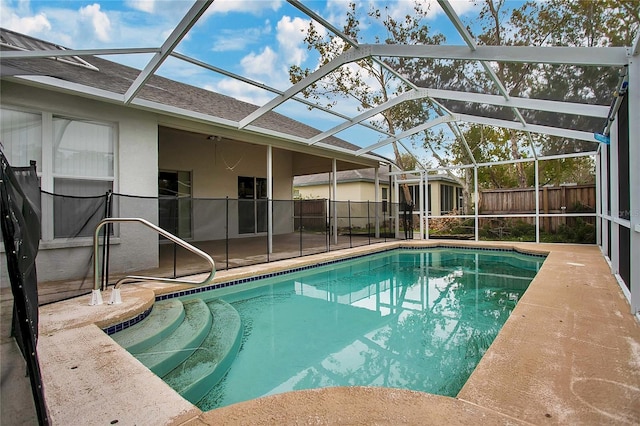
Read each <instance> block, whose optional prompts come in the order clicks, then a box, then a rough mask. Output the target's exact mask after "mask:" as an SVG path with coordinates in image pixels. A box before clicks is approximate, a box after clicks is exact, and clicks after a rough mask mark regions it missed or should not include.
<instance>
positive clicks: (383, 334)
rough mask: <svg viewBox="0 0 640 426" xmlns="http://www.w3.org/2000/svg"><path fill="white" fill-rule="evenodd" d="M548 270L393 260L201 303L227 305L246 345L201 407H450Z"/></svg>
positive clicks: (480, 259)
mask: <svg viewBox="0 0 640 426" xmlns="http://www.w3.org/2000/svg"><path fill="white" fill-rule="evenodd" d="M543 260H544V259H543V258H542V257H540V256H529V255H524V254H520V253H516V252H511V251H500V252H497V251H487V250H470V249H452V248H436V249H422V250H408V249H399V250H393V251H388V252H383V253H379V254H374V255H369V256H363V257H360V258H357V259H353V260H348V261H344V262H339V263H334V264H331V265H326V266H322V267H318V268H312V269H308V270H305V271H300V272H294V273H291V274H285V275H281V276H277V277H272V278H267V279H264V280H260V281H255V282H250V283H246V284H240V285H236V286H233V287H227V288H225V289H221V290H213V291H211V292H205V293H200V294H199V295H198V297H199V298H202V299H203V300H210V299H222V300H224V301H226V302H228V303H229V304H230V305H231V306H233V307H234V308H235V309H236V310H237V312H238V313H239V315H240V318H241V320H242V324H243V335H242V343H241V348H240V350H239V352H238V354H237V356H236V358H235V360H233V363H232V365H231V367H230V369H229V371H228V373H227V374H226V376H224V378H222V380H220V381H219V382H218V384H217V385H215V387H214V388H213V389H212V390H211V391H210V392H209V393H208V394H206V396H205V397H204V398H202V399H201V400H200V401H199V402H198V403H197V405H198V407H199V408H201V409H202V410H210V409H214V408H218V407H222V406H226V405H229V404H232V403H235V402H239V401H244V400H249V399H254V398H257V397H260V396H265V395H270V394H275V393H281V392H287V391H291V390H297V389H309V388H318V387H326V386H354V385H358V386H385V387H397V388H404V389H411V390H417V391H424V392H430V393H435V394H440V395H448V396H455V395H456V394H457V393H458V391H459V390H460V389H461V387H462V386H463V385H464V383H465V382H466V380H467V378H468V377H469V375H470V374H471V372H472V371H473V369H474V368H475V366H476V365H477V363H478V362H479V360H480V358H481V357H482V355H483V354H484V352H485V351H486V350H487V348H488V347H489V345H490V344H491V342H492V341H493V339H494V338H495V337H496V335H497V334H498V332H499V330H500V328H501V327H502V325H503V324H504V322H505V321H506V319H507V318H508V316H509V315H510V313H511V311H512V309H513V308H514V306H515V304H516V303H517V301H518V300H519V299H520V297H521V296H522V294H523V293H524V291H525V290H526V288H527V286H528V284H529V283H530V282H531V280H532V279H533V277H534V276H535V274H536V272H537V271H538V270H539V268H540V266H541V264H542V262H543Z"/></svg>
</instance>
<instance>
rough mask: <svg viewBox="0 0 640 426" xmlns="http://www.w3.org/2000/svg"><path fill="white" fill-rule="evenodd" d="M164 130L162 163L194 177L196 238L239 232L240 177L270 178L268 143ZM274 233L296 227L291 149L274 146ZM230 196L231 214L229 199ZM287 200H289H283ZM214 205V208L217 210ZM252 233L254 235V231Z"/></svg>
mask: <svg viewBox="0 0 640 426" xmlns="http://www.w3.org/2000/svg"><path fill="white" fill-rule="evenodd" d="M178 137H179V140H177V137H176V135H175V133H174V132H173V131H172V132H166V133H165V132H163V131H161V132H160V139H159V158H158V165H159V169H160V170H169V171H189V172H191V180H192V188H193V189H192V196H193V197H194V198H195V199H206V200H196V201H195V202H194V205H193V231H194V234H193V240H194V241H204V240H211V239H222V238H225V236H226V227H227V220H228V226H229V237H230V238H235V237H239V236H247V235H246V234H243V235H240V234H239V233H238V204H237V202H236V201H235V199H237V198H238V177H239V176H246V177H258V178H266V177H267V147H266V146H262V145H255V144H249V143H244V142H238V141H232V140H229V139H222V140H220V141H216V140H209V139H207V135H204V134H194V133H182V134H180V135H179V136H178ZM272 153H273V199H274V200H276V201H275V202H274V233H276V234H279V233H287V232H291V231H292V230H293V210H292V207H293V206H292V204H291V202H289V201H288V200H290V199H291V187H292V182H293V177H292V172H291V167H292V165H291V162H292V160H291V152H288V151H284V150H281V149H275V148H274V149H273V150H272ZM226 197H229V199H230V201H229V204H228V209H229V215H228V217H227V215H226V213H223V212H226V209H227V204H226V201H225V198H226ZM282 200H287V202H283V201H282ZM214 209H215V211H214ZM250 235H253V234H250Z"/></svg>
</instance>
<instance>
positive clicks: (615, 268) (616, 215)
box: [609, 120, 633, 274]
mask: <svg viewBox="0 0 640 426" xmlns="http://www.w3.org/2000/svg"><path fill="white" fill-rule="evenodd" d="M609 137H610V138H611V143H610V145H609V167H610V169H609V179H611V194H610V195H611V253H609V258H610V259H611V273H613V274H619V273H620V223H619V222H620V206H619V193H618V189H619V187H620V185H619V183H618V176H619V172H618V122H617V120H616V121H614V122H613V125H612V126H611V132H610V134H609ZM629 160H631V159H629ZM629 164H633V163H631V161H629Z"/></svg>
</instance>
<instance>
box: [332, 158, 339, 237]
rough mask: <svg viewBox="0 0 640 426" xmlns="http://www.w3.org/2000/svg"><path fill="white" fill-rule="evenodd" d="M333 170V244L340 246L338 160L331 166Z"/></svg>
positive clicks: (334, 160)
mask: <svg viewBox="0 0 640 426" xmlns="http://www.w3.org/2000/svg"><path fill="white" fill-rule="evenodd" d="M331 170H332V175H333V176H332V182H331V186H332V187H333V243H334V244H336V245H337V244H338V203H337V202H336V200H337V199H338V160H336V159H335V158H334V159H333V163H332V166H331Z"/></svg>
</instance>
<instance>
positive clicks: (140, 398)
mask: <svg viewBox="0 0 640 426" xmlns="http://www.w3.org/2000/svg"><path fill="white" fill-rule="evenodd" d="M407 245H420V246H425V247H434V246H437V245H451V246H454V245H455V246H481V247H496V248H509V247H514V248H517V249H519V250H522V251H525V252H536V253H548V254H549V255H548V257H547V259H546V260H545V262H544V264H543V266H542V268H541V269H540V271H539V272H538V274H537V275H536V277H535V279H534V280H533V282H532V283H531V285H530V286H529V288H528V290H527V291H526V293H525V294H524V296H523V297H522V298H521V300H520V301H519V303H518V304H517V306H516V308H515V309H514V311H513V312H512V314H511V316H510V317H509V319H508V320H507V322H506V323H505V325H504V327H503V328H502V330H501V332H500V334H499V335H498V337H497V338H496V339H495V341H494V342H493V344H492V345H491V347H490V348H489V350H488V351H487V352H486V354H485V355H484V357H483V358H482V360H481V361H480V363H479V364H478V366H477V367H476V369H475V370H474V372H473V374H472V375H471V377H470V378H469V380H468V381H467V383H466V384H465V386H464V387H463V388H462V390H461V391H460V393H459V394H458V395H457V397H456V398H450V397H443V396H436V395H431V394H426V393H421V392H413V391H404V390H398V389H385V388H371V387H349V388H325V389H315V390H308V391H296V392H290V393H285V394H279V395H273V396H269V397H265V398H260V399H256V400H251V401H247V402H242V403H239V404H234V405H231V406H228V407H223V408H220V409H217V410H213V411H209V412H202V411H200V410H199V409H198V408H197V407H195V406H193V405H192V404H190V403H189V402H188V401H186V400H184V399H183V398H182V397H181V396H179V395H178V394H177V393H176V392H174V391H173V390H172V389H171V388H170V387H169V386H168V385H166V384H165V383H164V382H163V381H162V380H161V379H159V378H158V377H157V376H155V375H154V374H153V373H151V372H150V371H149V370H147V369H146V368H145V367H144V366H142V364H140V363H139V362H138V361H137V360H136V359H135V358H133V356H131V355H130V354H129V353H128V352H126V351H125V350H124V349H123V348H121V347H120V346H118V345H117V344H116V343H115V342H114V341H113V340H112V339H111V338H110V337H108V336H107V335H106V334H104V333H103V332H102V330H101V328H103V327H106V326H109V325H113V324H116V323H119V322H121V321H123V320H126V319H129V318H132V317H135V316H136V315H138V314H139V313H141V312H143V311H144V310H146V309H148V307H150V306H151V305H152V304H153V301H154V297H155V295H156V294H157V293H159V292H168V291H170V290H175V289H176V287H177V286H173V287H171V288H168V287H167V286H166V285H160V284H158V285H155V284H144V285H125V286H124V287H123V289H122V298H123V301H124V303H123V304H122V305H107V304H105V305H100V306H89V305H88V302H89V300H90V298H89V297H88V296H83V297H80V298H76V299H71V300H67V301H63V302H58V303H55V304H51V305H46V306H43V307H41V309H40V318H41V323H40V339H39V342H38V351H39V357H40V363H41V367H42V374H43V379H44V386H45V398H46V402H47V406H48V410H49V414H50V418H51V421H52V424H54V425H67V424H83V425H94V424H95V425H98V424H121V425H133V424H137V425H146V424H149V425H159V424H165V425H190V426H191V425H214V424H215V425H218V424H247V425H248V424H251V425H256V424H443V423H446V424H470V423H482V424H547V423H549V424H603V423H609V424H612V423H613V424H639V423H640V324H639V322H638V320H637V319H636V318H635V317H634V316H632V315H631V314H630V312H629V304H628V303H627V300H626V299H625V297H624V295H623V293H622V290H621V289H620V286H619V285H618V283H617V281H616V280H615V278H614V277H613V276H612V275H611V273H610V268H609V266H608V264H607V262H606V261H605V259H604V258H603V257H602V254H601V253H600V250H599V248H598V247H597V246H587V245H565V244H532V243H496V242H490V243H489V242H487V243H474V242H467V241H443V240H438V241H428V242H426V241H402V242H392V243H382V244H377V245H373V246H365V247H359V248H354V249H347V250H341V251H337V252H331V253H323V254H320V255H312V256H307V257H303V258H298V259H290V260H285V261H279V262H273V263H270V264H263V265H256V266H250V267H245V268H238V269H233V270H230V271H220V272H219V273H218V274H217V275H216V281H228V280H231V279H234V278H238V277H242V276H252V275H255V274H257V273H266V272H271V271H274V270H279V269H289V268H291V267H295V266H301V265H307V264H314V263H317V262H319V261H325V260H328V259H332V258H337V257H345V256H350V255H354V254H363V253H367V252H374V251H380V250H384V249H390V248H395V247H399V246H407ZM109 293H110V291H107V292H105V293H104V294H103V297H104V298H105V300H108V299H109ZM3 391H5V389H3ZM3 399H4V398H3ZM116 422H117V423H116ZM16 424H22V423H16Z"/></svg>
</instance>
